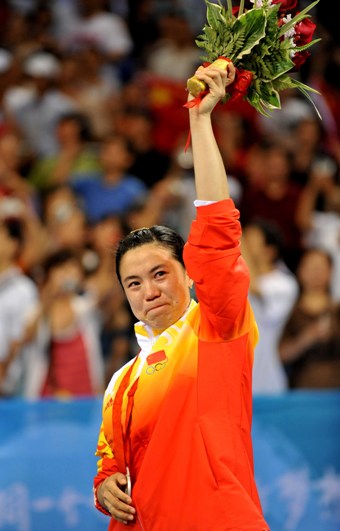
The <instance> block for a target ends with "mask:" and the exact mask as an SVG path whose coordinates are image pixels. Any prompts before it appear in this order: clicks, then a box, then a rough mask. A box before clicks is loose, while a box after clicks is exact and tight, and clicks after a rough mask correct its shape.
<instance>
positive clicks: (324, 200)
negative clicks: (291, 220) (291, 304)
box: [297, 157, 340, 301]
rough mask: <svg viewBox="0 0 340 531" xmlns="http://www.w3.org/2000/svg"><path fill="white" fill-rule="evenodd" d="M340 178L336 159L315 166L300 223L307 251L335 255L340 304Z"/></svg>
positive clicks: (333, 288) (335, 291) (336, 293)
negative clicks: (322, 251)
mask: <svg viewBox="0 0 340 531" xmlns="http://www.w3.org/2000/svg"><path fill="white" fill-rule="evenodd" d="M337 175H338V168H337V166H336V164H335V162H334V160H333V159H331V158H329V157H324V158H322V159H319V160H318V161H316V162H315V164H314V165H313V167H312V170H311V173H310V175H309V180H308V182H307V184H306V186H305V187H304V189H303V191H302V194H301V198H300V203H299V208H298V216H297V222H298V225H299V228H300V230H301V231H302V233H303V240H304V246H305V247H306V248H310V247H313V248H314V247H315V248H320V249H324V250H325V251H327V252H328V253H329V254H330V255H331V257H332V259H333V275H332V280H331V292H332V295H333V296H334V298H335V299H336V300H338V301H340V283H339V278H340V247H339V234H340V186H339V183H338V180H337Z"/></svg>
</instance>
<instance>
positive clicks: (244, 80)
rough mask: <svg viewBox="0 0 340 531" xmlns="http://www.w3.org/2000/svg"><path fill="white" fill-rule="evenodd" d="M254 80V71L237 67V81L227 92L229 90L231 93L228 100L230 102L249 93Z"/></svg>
mask: <svg viewBox="0 0 340 531" xmlns="http://www.w3.org/2000/svg"><path fill="white" fill-rule="evenodd" d="M252 80H253V73H252V72H250V71H249V70H239V69H236V75H235V81H234V83H233V84H232V85H230V87H228V89H227V92H229V93H230V95H231V97H230V99H229V100H228V101H229V102H231V101H235V100H237V99H238V98H240V97H241V96H245V95H246V94H247V90H248V88H249V85H250V84H251V82H252Z"/></svg>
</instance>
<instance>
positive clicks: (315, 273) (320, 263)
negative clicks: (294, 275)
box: [298, 251, 332, 291]
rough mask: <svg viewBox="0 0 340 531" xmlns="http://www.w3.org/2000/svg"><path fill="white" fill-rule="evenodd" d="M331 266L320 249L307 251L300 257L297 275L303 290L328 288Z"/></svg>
mask: <svg viewBox="0 0 340 531" xmlns="http://www.w3.org/2000/svg"><path fill="white" fill-rule="evenodd" d="M331 276H332V266H331V265H330V263H329V261H328V258H327V257H326V255H325V254H324V253H323V252H322V251H310V252H307V253H306V254H305V255H304V256H303V257H302V259H301V263H300V265H299V268H298V277H299V280H300V283H301V285H302V286H303V288H304V289H305V290H319V289H323V290H326V291H327V290H328V289H329V285H330V282H331Z"/></svg>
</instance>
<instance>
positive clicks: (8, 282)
mask: <svg viewBox="0 0 340 531" xmlns="http://www.w3.org/2000/svg"><path fill="white" fill-rule="evenodd" d="M22 242H23V230H22V224H21V222H20V221H19V220H18V219H15V218H14V217H11V218H3V219H1V222H0V337H1V341H0V396H7V397H11V396H16V395H18V394H20V392H21V385H22V378H23V372H24V371H23V369H24V365H23V357H22V350H21V345H22V343H21V342H22V339H23V336H24V331H25V325H26V319H27V317H28V314H29V312H30V310H31V309H32V307H33V306H34V304H36V302H37V300H38V292H37V289H36V286H35V285H34V283H33V281H32V280H31V279H30V278H28V277H27V276H26V275H25V274H23V273H22V271H21V270H20V269H19V268H18V266H17V258H18V256H19V253H20V249H21V245H22Z"/></svg>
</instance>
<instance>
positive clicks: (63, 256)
mask: <svg viewBox="0 0 340 531" xmlns="http://www.w3.org/2000/svg"><path fill="white" fill-rule="evenodd" d="M73 261H74V262H78V263H79V267H80V268H81V267H82V266H81V262H80V259H79V256H78V254H77V253H76V252H75V251H73V250H72V249H70V248H68V247H65V248H62V249H59V250H58V251H55V252H54V253H51V254H50V255H48V256H47V258H46V259H45V262H44V272H45V277H46V278H47V277H48V275H49V274H50V272H51V271H52V270H53V269H55V268H57V267H59V266H62V265H64V264H66V263H68V262H73Z"/></svg>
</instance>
